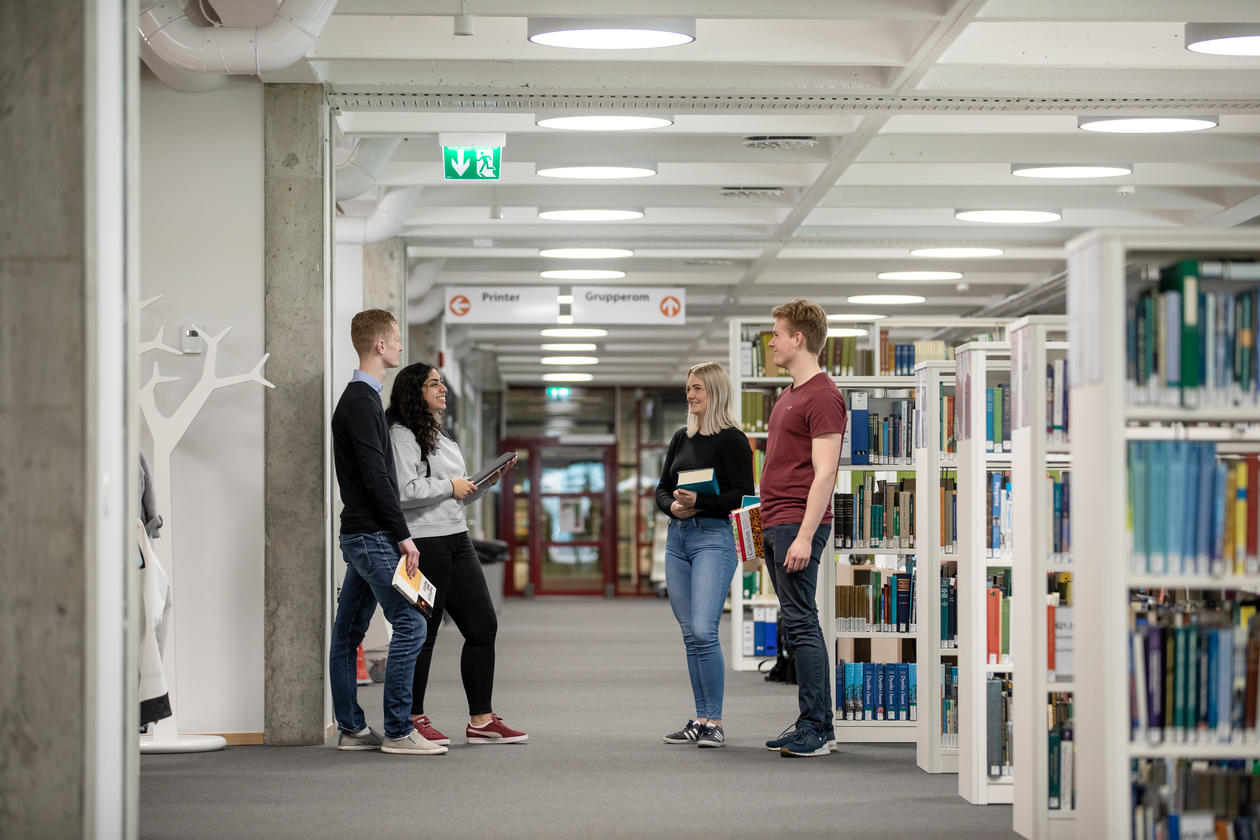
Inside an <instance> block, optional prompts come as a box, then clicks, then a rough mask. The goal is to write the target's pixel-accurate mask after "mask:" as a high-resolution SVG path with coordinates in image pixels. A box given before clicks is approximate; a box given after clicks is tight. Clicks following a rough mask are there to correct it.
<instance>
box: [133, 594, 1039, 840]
mask: <svg viewBox="0 0 1260 840" xmlns="http://www.w3.org/2000/svg"><path fill="white" fill-rule="evenodd" d="M727 638H728V633H727V630H726V619H725V618H724V619H723V633H722V640H723V646H724V647H725V644H726V640H727ZM459 649H460V637H459V633H458V631H456V630H455V628H454V627H453V626H449V625H448V626H447V627H444V628H443V629H442V635H441V636H440V637H439V639H438V644H437V650H436V652H435V656H434V664H433V672H432V674H433V675H432V679H431V681H430V688H429V697H428V703H427V709H426V711H427V712H428V713H429V715H430V717H431V718H432V719H433V721H434V723H435V724H436V725H437V726H438V728H439V729H442V730H444V731H445V732H446V734H448V735H450V736H452V740H453V743H452V745H451V750H450V752H449V753H448V754H447V755H444V756H435V757H410V756H391V755H384V754H381V753H372V752H368V753H356V752H338V751H337V750H336V749H334V748H333V747H332V746H331V745H326V746H322V747H229V748H228V749H226V750H224V751H222V752H218V753H209V754H200V755H146V756H143V757H142V761H141V788H140V828H141V836H142V837H145V838H162V840H173V839H174V838H202V837H204V838H269V839H271V840H280V838H304V839H305V840H309V838H324V837H328V838H366V837H420V836H432V837H440V838H494V837H511V838H591V837H626V838H630V837H651V838H675V837H677V838H684V837H685V838H701V837H715V838H716V837H721V838H744V837H747V838H759V840H765V838H806V837H810V838H813V837H855V838H856V837H860V838H906V837H919V836H923V837H927V836H933V837H957V838H963V837H965V838H973V840H987V838H1003V840H1005V838H1013V837H1015V836H1016V835H1015V834H1014V833H1013V832H1012V831H1011V809H1010V807H1009V806H989V807H977V806H972V805H968V804H966V803H965V802H964V801H963V800H962V799H960V798H959V797H958V795H957V783H958V781H957V777H956V776H953V775H942V776H931V775H928V774H926V773H923V772H921V771H920V770H919V769H918V768H917V767H916V766H915V762H914V748H913V745H909V744H907V745H901V744H895V745H875V744H871V745H861V744H849V745H844V746H843V747H842V749H841V751H840V752H838V753H836V754H833V755H830V756H827V757H821V758H809V759H785V758H781V757H780V756H779V755H777V754H775V753H771V752H769V751H767V750H766V749H765V748H764V746H763V745H762V742H763V741H764V740H765V739H766V738H769V737H773V736H775V735H777V734H778V732H779V730H780V729H782V728H783V727H784V726H786V725H787V724H788V723H790V722H791V721H793V720H795V718H796V687H795V686H783V685H778V684H769V683H766V682H764V681H763V679H762V677H761V676H759V675H757V674H754V673H734V672H731V671H729V670H728V673H727V689H726V706H725V718H726V731H727V737H728V740H729V743H728V746H727V747H726V748H724V749H717V750H713V749H709V750H701V749H697V748H695V747H690V746H669V745H665V744H662V743H661V735H663V734H664V733H666V732H668V731H672V730H673V729H676V728H677V727H678V726H680V725H681V724H683V723H685V722H686V720H687V718H688V717H689V716H691V715H692V714H693V713H694V707H693V705H692V701H691V690H690V687H689V683H688V680H687V672H686V665H685V663H684V659H683V648H682V641H681V637H680V634H679V631H678V625H677V624H676V623H675V621H674V618H673V615H672V614H671V613H670V610H669V606H668V604H667V603H665V602H664V601H657V600H649V599H626V600H618V601H605V600H602V599H576V598H574V599H546V598H540V599H537V600H533V601H522V600H510V601H508V603H507V604H506V605H505V607H504V612H503V615H502V616H501V619H500V626H499V641H498V646H497V651H498V673H497V676H496V685H495V710H496V711H497V712H498V713H499V714H500V715H501V716H503V718H504V719H505V720H506V721H507V722H508V723H509V724H512V725H514V726H516V727H518V728H523V729H525V730H527V731H528V732H529V736H530V740H529V743H528V744H522V745H504V746H481V747H474V746H469V745H467V744H464V743H463V737H462V736H463V725H464V723H465V721H466V720H467V706H466V705H465V703H464V698H463V690H462V688H461V686H460V681H459ZM360 696H361V702H362V704H363V706H364V709H365V710H366V711H367V714H368V720H369V722H370V723H371V724H372V725H373V726H375V727H377V728H378V729H379V728H380V725H381V704H380V700H381V691H380V687H379V686H369V687H365V688H363V689H361V691H360Z"/></svg>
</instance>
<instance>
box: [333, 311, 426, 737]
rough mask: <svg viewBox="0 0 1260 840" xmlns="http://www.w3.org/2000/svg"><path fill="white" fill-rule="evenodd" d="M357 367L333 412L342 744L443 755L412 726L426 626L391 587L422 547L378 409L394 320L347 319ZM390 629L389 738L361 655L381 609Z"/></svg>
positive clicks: (398, 344)
mask: <svg viewBox="0 0 1260 840" xmlns="http://www.w3.org/2000/svg"><path fill="white" fill-rule="evenodd" d="M350 338H351V340H352V341H353V342H354V349H355V350H356V351H357V352H358V354H359V368H358V370H356V371H355V372H354V375H353V377H351V380H350V384H349V385H347V386H346V390H345V391H344V392H343V393H342V395H341V399H340V400H338V401H337V408H336V410H335V411H333V416H332V434H333V463H334V465H335V466H336V470H337V484H338V486H340V488H341V500H342V502H343V503H344V504H345V507H344V508H343V509H342V511H341V535H340V540H339V541H340V543H341V554H342V556H343V557H344V558H345V561H346V576H345V580H344V581H343V582H342V584H341V596H340V597H339V598H338V599H337V618H336V620H335V621H334V622H333V629H332V642H331V644H330V649H329V652H328V671H329V683H330V687H331V690H332V701H333V714H334V716H335V717H336V719H337V728H338V729H339V730H340V731H341V734H340V735H339V736H338V740H337V748H338V749H341V750H372V749H380V750H381V751H382V752H387V753H399V754H403V755H440V754H441V753H444V752H446V747H444V746H441V745H439V744H434V743H432V742H430V741H426V740H425V739H424V738H422V737H420V735H419V733H417V732H415V731H414V729H413V728H412V724H411V717H410V712H411V683H412V672H413V671H414V670H415V664H416V656H417V655H418V654H419V653H420V648H421V646H422V645H423V644H424V638H425V633H426V632H427V630H428V628H427V626H426V624H425V620H424V616H423V615H422V614H421V613H420V611H419V610H418V609H416V607H414V606H413V605H412V604H410V603H408V602H407V600H406V599H405V598H403V597H402V596H401V595H399V594H398V593H397V592H395V591H394V587H393V579H394V569H395V567H396V566H397V565H398V559H399V557H400V556H404V557H406V560H407V571H408V573H414V572H415V570H416V567H417V566H418V564H419V561H420V553H419V552H418V551H417V550H416V546H415V543H413V542H412V541H411V534H410V532H409V531H408V529H407V521H406V520H405V519H404V518H403V513H402V508H401V507H399V504H398V479H397V475H396V473H395V471H394V451H393V448H392V447H391V446H390V442H389V429H388V427H387V426H386V424H385V410H384V409H383V408H382V407H381V387H382V380H383V379H384V378H385V371H386V370H387V369H388V368H395V367H398V365H399V364H400V363H401V361H402V349H403V345H402V336H401V334H400V333H399V331H398V323H397V321H395V320H394V316H393V315H391V314H389V313H388V312H386V311H384V310H382V309H369V310H366V311H364V312H360V313H359V314H358V315H355V316H354V319H353V320H352V321H351V322H350ZM377 603H379V604H380V605H381V609H382V611H384V613H385V618H386V619H388V620H389V623H390V624H391V625H392V626H393V631H394V632H393V635H392V637H391V638H390V642H389V659H388V660H387V663H386V666H385V737H384V739H383V740H382V738H381V736H380V735H379V734H377V733H376V732H373V731H372V730H371V729H370V728H369V727H368V725H367V721H366V719H365V718H364V716H363V708H362V707H361V706H360V705H359V701H358V681H357V680H356V678H355V677H356V673H355V655H356V650H357V649H358V647H359V644H360V643H361V642H362V641H363V635H364V634H365V633H366V632H367V628H368V622H370V621H371V619H372V613H374V612H375V611H376V605H377Z"/></svg>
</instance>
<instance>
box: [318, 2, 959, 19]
mask: <svg viewBox="0 0 1260 840" xmlns="http://www.w3.org/2000/svg"><path fill="white" fill-rule="evenodd" d="M948 5H949V4H948V2H946V0H897V2H895V3H889V2H888V0H845V2H843V3H829V2H823V3H820V2H818V0H776V2H775V4H774V8H773V10H771V9H768V8H767V7H766V4H765V2H764V0H688V2H679V0H638V2H636V3H635V4H634V10H633V14H635V15H652V16H657V17H661V16H664V17H678V16H680V15H685V16H686V17H694V18H698V19H706V18H719V19H726V20H730V19H737V18H746V19H750V20H764V19H765V18H766V17H769V16H770V15H769V14H768V12H770V11H773V17H775V18H784V19H796V18H804V19H808V20H817V19H827V20H862V19H872V20H930V19H932V18H935V17H939V16H940V15H941V14H943V13H944V11H945V9H947V8H948ZM466 6H467V3H466V2H461V0H420V2H417V0H341V2H339V3H338V4H337V10H336V13H335V14H334V16H333V17H334V19H335V18H336V17H337V16H338V15H391V16H403V15H418V14H422V15H449V16H452V17H453V16H455V15H458V14H463V13H464V12H465V11H466ZM475 8H476V14H477V16H478V17H479V18H480V17H491V16H495V17H526V16H529V15H534V16H536V17H589V16H591V15H601V16H605V17H615V16H617V15H619V14H626V9H625V6H624V5H623V4H608V5H606V6H603V7H601V6H600V5H599V4H598V3H593V2H592V0H477V2H476V7H475Z"/></svg>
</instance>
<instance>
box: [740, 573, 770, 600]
mask: <svg viewBox="0 0 1260 840" xmlns="http://www.w3.org/2000/svg"><path fill="white" fill-rule="evenodd" d="M740 588H741V592H742V593H743V596H744V600H745V601H751V600H753V599H754V598H758V599H763V600H764V599H773V598H774V597H775V594H774V586H773V584H771V583H770V575H768V574H766V573H765V570H764V569H758V570H757V571H755V572H741V573H740Z"/></svg>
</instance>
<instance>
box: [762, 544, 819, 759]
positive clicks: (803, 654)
mask: <svg viewBox="0 0 1260 840" xmlns="http://www.w3.org/2000/svg"><path fill="white" fill-rule="evenodd" d="M800 529H801V526H800V524H799V523H797V524H790V525H773V526H771V527H769V528H766V529H765V530H763V531H762V533H761V536H762V542H763V543H764V544H765V549H766V571H767V572H769V574H770V582H771V583H773V584H774V591H775V594H776V595H777V596H778V598H779V621H780V623H782V625H783V630H784V633H785V635H786V638H787V645H788V648H789V649H790V650H791V651H792V654H793V655H794V656H795V657H796V683H797V691H796V697H797V704H798V705H799V706H800V717H799V718H797V723H800V724H808V725H810V726H812V727H814V728H815V729H816V730H817V731H818V733H819V734H821V735H822V736H823V737H825V738H831V737H832V736H831V731H832V726H833V720H832V705H831V675H829V674H828V673H827V663H828V660H827V643H826V642H824V641H823V634H822V626H821V625H820V624H819V623H818V605H817V604H816V603H815V601H814V597H815V595H816V593H817V591H818V564H819V562H820V560H821V558H822V554H823V549H824V548H826V546H827V538H828V536H829V535H830V534H831V525H830V523H823V524H822V525H819V526H818V530H816V531H815V532H814V538H813V540H811V541H810V551H809V564H808V565H806V566H805V568H803V569H801V570H800V571H799V572H788V571H787V570H786V569H784V568H783V559H784V558H785V557H786V556H787V551H788V547H789V546H790V545H791V544H792V541H793V540H795V539H796V535H797V534H798V533H799V532H800Z"/></svg>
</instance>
